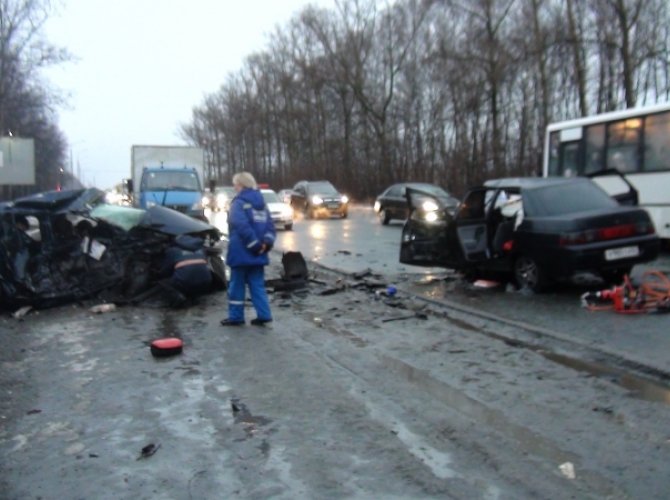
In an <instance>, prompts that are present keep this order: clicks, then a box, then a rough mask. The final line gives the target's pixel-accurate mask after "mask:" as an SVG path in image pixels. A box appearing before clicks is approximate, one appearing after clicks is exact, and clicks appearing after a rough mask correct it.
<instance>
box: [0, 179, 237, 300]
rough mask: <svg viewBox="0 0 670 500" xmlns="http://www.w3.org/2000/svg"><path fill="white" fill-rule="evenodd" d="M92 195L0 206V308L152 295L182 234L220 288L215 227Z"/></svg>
mask: <svg viewBox="0 0 670 500" xmlns="http://www.w3.org/2000/svg"><path fill="white" fill-rule="evenodd" d="M104 200H105V195H104V192H102V191H100V190H98V189H94V188H92V189H78V190H70V191H52V192H46V193H40V194H37V195H32V196H29V197H25V198H20V199H17V200H14V201H13V202H12V203H8V204H3V205H2V206H0V308H3V309H10V310H11V309H15V308H18V307H23V306H27V305H30V306H33V307H36V308H45V307H50V306H55V305H59V304H63V303H66V302H72V301H78V300H83V299H89V298H94V297H96V296H98V297H100V298H103V296H104V298H103V300H104V301H105V302H114V303H116V304H124V303H128V297H134V296H136V295H138V294H139V293H141V292H143V291H145V290H148V289H149V288H151V287H152V286H153V285H154V284H155V283H156V282H157V281H158V279H159V276H158V271H159V266H160V263H161V261H162V259H163V257H164V254H165V252H166V250H167V249H168V248H169V246H170V245H171V244H172V243H173V242H174V240H175V238H177V237H179V236H181V235H190V236H194V237H198V238H202V239H203V240H204V241H205V247H206V254H207V261H208V265H209V268H210V271H211V273H212V278H213V284H212V287H211V288H212V291H214V290H221V289H225V283H226V282H225V269H224V264H223V260H222V258H221V248H220V247H219V246H218V244H219V241H220V233H219V231H218V229H217V228H215V227H214V226H211V225H210V224H207V223H204V222H202V221H200V220H196V219H193V218H191V217H188V216H187V215H184V214H181V213H179V212H177V211H175V210H171V209H169V208H166V207H162V206H154V207H151V208H149V209H148V210H140V209H135V208H130V207H124V206H114V205H108V204H106V203H105V201H104Z"/></svg>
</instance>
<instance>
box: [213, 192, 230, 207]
mask: <svg viewBox="0 0 670 500" xmlns="http://www.w3.org/2000/svg"><path fill="white" fill-rule="evenodd" d="M227 199H228V197H227V196H226V195H225V194H220V195H218V196H217V197H216V203H217V204H218V205H219V206H223V205H225V204H226V200H227Z"/></svg>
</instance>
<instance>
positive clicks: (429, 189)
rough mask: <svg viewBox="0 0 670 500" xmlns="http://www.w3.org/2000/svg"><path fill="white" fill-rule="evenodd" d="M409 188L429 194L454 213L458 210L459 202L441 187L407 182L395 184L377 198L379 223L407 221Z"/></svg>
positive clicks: (375, 206)
mask: <svg viewBox="0 0 670 500" xmlns="http://www.w3.org/2000/svg"><path fill="white" fill-rule="evenodd" d="M408 187H409V188H412V189H414V190H417V191H421V192H424V193H427V194H429V195H430V196H431V197H432V198H437V199H438V200H439V202H440V204H441V205H443V206H445V207H450V209H451V210H452V211H454V210H456V206H457V205H458V200H457V199H456V198H454V197H453V196H452V195H450V194H449V193H448V192H447V191H445V190H444V189H442V188H441V187H440V186H436V185H434V184H426V183H421V182H405V183H399V184H393V185H392V186H390V187H388V188H387V189H386V190H385V191H384V192H383V193H382V194H380V195H379V196H377V199H376V200H375V205H374V209H375V212H376V213H377V215H378V217H379V222H381V223H382V224H384V225H387V224H388V223H389V222H390V221H391V220H392V219H400V220H403V221H404V220H405V219H407V216H408V215H409V209H408V207H407V197H406V196H407V188H408Z"/></svg>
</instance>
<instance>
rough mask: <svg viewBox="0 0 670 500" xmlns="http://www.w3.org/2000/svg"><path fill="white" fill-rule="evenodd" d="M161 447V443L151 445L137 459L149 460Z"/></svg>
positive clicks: (142, 450) (143, 449) (141, 451)
mask: <svg viewBox="0 0 670 500" xmlns="http://www.w3.org/2000/svg"><path fill="white" fill-rule="evenodd" d="M160 447H161V445H160V443H158V444H154V443H149V444H148V445H146V446H144V447H143V448H142V449H141V450H140V456H139V457H137V460H142V459H143V458H149V457H150V456H152V455H153V454H154V453H156V452H157V451H158V449H159V448H160Z"/></svg>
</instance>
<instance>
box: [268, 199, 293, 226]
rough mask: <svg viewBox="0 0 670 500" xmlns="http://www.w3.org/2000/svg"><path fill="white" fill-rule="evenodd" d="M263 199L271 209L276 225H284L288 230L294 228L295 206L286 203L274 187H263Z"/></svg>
mask: <svg viewBox="0 0 670 500" xmlns="http://www.w3.org/2000/svg"><path fill="white" fill-rule="evenodd" d="M261 194H262V195H263V199H264V200H265V203H266V204H267V206H268V210H270V216H271V217H272V222H274V224H275V227H283V228H284V229H286V230H287V231H290V230H291V229H293V208H291V205H288V204H287V203H284V202H283V201H282V200H281V199H280V198H279V195H277V193H275V192H274V191H273V190H272V189H261Z"/></svg>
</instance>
